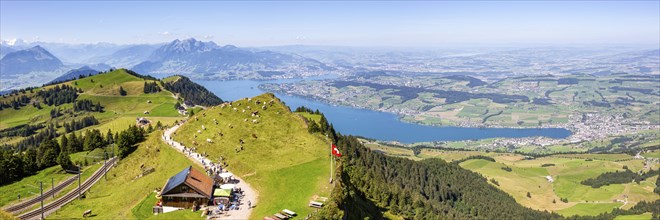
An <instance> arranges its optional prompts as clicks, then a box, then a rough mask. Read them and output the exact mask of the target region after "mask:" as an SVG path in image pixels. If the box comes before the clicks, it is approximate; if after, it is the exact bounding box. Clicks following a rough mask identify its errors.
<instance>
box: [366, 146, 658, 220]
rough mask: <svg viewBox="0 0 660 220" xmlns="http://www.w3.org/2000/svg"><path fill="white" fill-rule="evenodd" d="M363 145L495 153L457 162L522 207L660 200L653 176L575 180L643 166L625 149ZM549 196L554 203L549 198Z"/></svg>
mask: <svg viewBox="0 0 660 220" xmlns="http://www.w3.org/2000/svg"><path fill="white" fill-rule="evenodd" d="M367 146H368V147H370V148H371V149H373V150H380V151H383V152H384V153H385V154H387V155H392V156H400V157H405V158H409V159H413V160H420V159H425V158H434V157H436V158H442V159H444V160H446V161H454V160H459V159H463V158H466V157H468V156H473V155H485V156H489V157H492V158H495V160H496V161H497V162H490V161H486V160H469V161H465V162H463V163H461V166H462V167H463V168H466V169H470V170H472V171H476V172H478V173H480V174H482V175H484V176H486V177H487V178H488V179H490V178H494V179H496V180H497V181H498V182H499V184H500V186H499V188H500V189H502V190H504V191H505V192H507V193H509V194H510V195H512V196H513V197H514V198H515V199H516V201H517V202H519V203H520V204H522V205H524V206H527V207H530V208H534V209H541V210H551V211H555V212H558V213H560V214H562V215H567V216H568V215H574V214H580V215H597V214H598V213H601V212H608V211H611V210H612V209H613V208H616V207H622V208H624V209H627V208H630V207H632V206H634V205H635V204H636V203H637V202H638V201H642V200H645V201H653V200H656V199H660V196H658V195H657V194H655V193H653V188H654V187H655V184H656V183H655V182H654V181H655V178H656V177H651V178H649V179H647V181H642V182H641V184H635V183H628V184H613V185H609V186H603V187H600V188H598V189H593V188H591V187H590V186H585V185H582V184H580V182H581V181H582V180H584V179H587V178H592V177H596V176H598V175H600V174H601V173H604V172H608V171H614V170H622V167H623V166H624V165H625V166H628V168H629V169H631V170H633V171H638V170H641V169H643V167H644V166H643V163H642V161H641V160H632V157H631V156H630V155H626V154H564V155H555V156H551V157H543V158H537V159H535V160H523V156H522V155H518V154H513V153H494V152H490V153H487V152H483V151H443V150H432V149H424V150H422V151H421V153H420V154H419V155H418V156H413V155H412V151H411V150H407V149H404V148H394V147H388V146H384V145H380V144H375V143H367ZM586 159H593V161H585V160H586ZM621 160H625V161H621ZM550 163H552V164H555V166H549V167H541V165H542V164H550ZM505 166H508V167H511V168H512V169H513V171H512V172H506V171H504V170H502V169H501V168H502V167H505ZM658 168H660V165H657V164H656V165H654V167H653V169H658ZM547 175H550V176H552V177H553V178H554V179H555V182H554V183H549V182H548V181H547V179H546V178H545V176H547ZM527 192H530V193H531V195H532V198H527V196H526V194H527ZM623 195H627V196H628V201H629V202H628V204H627V205H625V206H622V205H623V203H620V202H613V200H614V199H623ZM560 198H568V200H569V203H563V202H561V201H560ZM553 200H555V202H556V203H552V201H553ZM587 201H588V202H587Z"/></svg>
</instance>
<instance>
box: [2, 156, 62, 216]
mask: <svg viewBox="0 0 660 220" xmlns="http://www.w3.org/2000/svg"><path fill="white" fill-rule="evenodd" d="M72 176H74V175H73V174H66V173H64V171H62V168H61V167H60V166H59V165H57V166H52V167H49V168H46V169H44V170H41V171H39V172H37V174H35V175H32V176H29V177H26V178H23V179H22V180H21V181H18V182H14V183H12V184H9V185H4V186H1V187H0V192H2V195H3V196H1V197H0V207H1V206H5V205H7V204H10V203H13V202H17V199H18V194H20V195H21V201H24V200H25V199H26V198H28V197H33V196H34V195H33V194H31V193H29V192H33V193H37V194H39V182H40V181H43V182H44V190H49V189H50V188H51V184H50V183H51V178H53V179H54V181H55V184H56V185H57V184H58V183H59V182H61V181H64V180H65V179H67V178H69V177H72Z"/></svg>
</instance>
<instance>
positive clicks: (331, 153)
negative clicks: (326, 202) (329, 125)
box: [325, 134, 332, 183]
mask: <svg viewBox="0 0 660 220" xmlns="http://www.w3.org/2000/svg"><path fill="white" fill-rule="evenodd" d="M325 137H326V138H327V137H328V135H327V134H326V135H325ZM328 142H330V183H332V141H330V138H328Z"/></svg>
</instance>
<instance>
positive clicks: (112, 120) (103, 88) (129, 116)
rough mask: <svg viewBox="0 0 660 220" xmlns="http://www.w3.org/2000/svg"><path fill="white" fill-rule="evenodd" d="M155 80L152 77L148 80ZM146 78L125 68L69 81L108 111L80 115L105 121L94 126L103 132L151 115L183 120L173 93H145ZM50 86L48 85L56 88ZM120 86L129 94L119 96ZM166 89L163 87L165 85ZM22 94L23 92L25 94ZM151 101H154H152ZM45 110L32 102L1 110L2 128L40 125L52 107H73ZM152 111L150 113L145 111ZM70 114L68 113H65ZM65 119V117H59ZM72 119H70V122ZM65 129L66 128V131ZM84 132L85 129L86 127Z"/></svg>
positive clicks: (83, 96)
mask: <svg viewBox="0 0 660 220" xmlns="http://www.w3.org/2000/svg"><path fill="white" fill-rule="evenodd" d="M146 81H148V82H152V81H151V80H146ZM144 82H145V80H143V79H141V78H138V77H135V76H132V75H130V74H128V73H127V72H126V71H125V70H122V69H120V70H115V71H113V72H110V73H104V74H98V75H94V76H91V77H86V78H83V79H79V80H74V81H70V82H66V83H64V84H67V85H71V86H74V87H77V88H80V89H82V90H83V93H82V94H79V97H78V99H89V100H91V101H93V102H94V103H97V102H99V103H101V105H102V106H104V110H105V112H103V113H98V112H92V113H90V112H85V113H83V114H81V115H80V116H78V117H84V116H86V115H93V116H94V117H96V118H97V119H99V121H100V122H101V125H98V126H93V127H91V128H99V129H101V130H102V132H103V134H105V132H106V131H107V129H112V131H113V132H116V131H120V130H123V129H126V128H127V127H128V125H130V124H133V123H134V120H135V118H136V117H147V118H149V119H151V120H152V121H154V123H155V122H156V121H159V120H160V121H161V122H163V124H171V123H172V122H173V121H175V120H181V119H183V118H182V117H181V115H179V114H178V112H177V111H176V110H175V109H174V104H176V102H177V100H176V99H175V98H174V96H173V95H172V93H170V92H169V91H166V90H163V91H161V92H158V93H152V94H144V93H143V88H144ZM54 86H55V85H51V86H47V87H46V88H50V87H54ZM119 86H122V87H123V88H124V89H125V90H126V91H127V93H128V95H127V96H120V95H119ZM161 89H162V88H161ZM21 95H22V94H21ZM25 95H27V96H35V95H36V92H35V93H29V92H28V93H26V94H25ZM13 98H15V96H14V97H7V98H0V100H11V99H13ZM148 101H151V103H148ZM41 106H42V107H43V109H36V108H35V107H32V106H31V105H28V106H25V107H22V108H21V109H20V110H14V109H4V110H2V111H0V118H1V119H2V120H0V129H5V128H9V127H13V126H17V125H21V124H28V123H29V124H38V123H42V122H48V120H50V110H52V109H54V108H60V109H62V110H64V109H67V108H71V106H72V105H71V104H64V105H60V106H58V107H56V106H47V105H43V104H42V105H41ZM145 111H149V114H144V112H145ZM65 117H66V116H65ZM58 120H61V119H58ZM68 120H69V119H66V121H68ZM120 122H121V123H120ZM62 131H63V130H62ZM83 131H84V130H83ZM17 140H18V138H14V139H12V140H5V139H3V140H2V141H4V142H9V143H12V142H15V141H17Z"/></svg>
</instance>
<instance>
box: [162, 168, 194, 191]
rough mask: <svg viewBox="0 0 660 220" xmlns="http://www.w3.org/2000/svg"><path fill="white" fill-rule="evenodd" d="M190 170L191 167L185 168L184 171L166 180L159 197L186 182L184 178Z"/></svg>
mask: <svg viewBox="0 0 660 220" xmlns="http://www.w3.org/2000/svg"><path fill="white" fill-rule="evenodd" d="M190 169H192V166H189V167H187V168H186V169H183V170H182V171H181V172H179V173H177V174H176V175H174V176H172V177H170V179H169V180H167V183H166V184H165V187H163V190H162V191H161V193H160V194H161V195H163V194H165V193H167V192H169V191H170V190H172V189H174V188H175V187H177V186H179V185H181V184H182V183H183V182H185V181H186V177H187V176H188V172H190Z"/></svg>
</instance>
